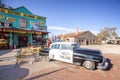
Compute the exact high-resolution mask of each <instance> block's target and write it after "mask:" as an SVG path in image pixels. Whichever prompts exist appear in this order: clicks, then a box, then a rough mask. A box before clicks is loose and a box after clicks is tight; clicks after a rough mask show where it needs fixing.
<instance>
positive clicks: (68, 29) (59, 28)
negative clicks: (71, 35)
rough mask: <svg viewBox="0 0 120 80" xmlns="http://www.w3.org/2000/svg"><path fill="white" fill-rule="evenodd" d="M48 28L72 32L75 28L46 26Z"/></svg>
mask: <svg viewBox="0 0 120 80" xmlns="http://www.w3.org/2000/svg"><path fill="white" fill-rule="evenodd" d="M48 29H52V30H59V31H71V32H74V31H75V30H76V29H70V28H64V27H56V26H48Z"/></svg>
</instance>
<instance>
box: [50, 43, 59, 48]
mask: <svg viewBox="0 0 120 80" xmlns="http://www.w3.org/2000/svg"><path fill="white" fill-rule="evenodd" d="M59 48H60V44H53V45H51V49H59Z"/></svg>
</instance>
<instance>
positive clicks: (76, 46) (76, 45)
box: [71, 44, 80, 49]
mask: <svg viewBox="0 0 120 80" xmlns="http://www.w3.org/2000/svg"><path fill="white" fill-rule="evenodd" d="M71 48H72V49H79V48H80V47H79V45H78V44H72V45H71Z"/></svg>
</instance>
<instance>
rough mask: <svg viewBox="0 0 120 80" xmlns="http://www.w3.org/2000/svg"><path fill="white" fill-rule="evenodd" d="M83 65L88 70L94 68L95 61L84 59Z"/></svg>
mask: <svg viewBox="0 0 120 80" xmlns="http://www.w3.org/2000/svg"><path fill="white" fill-rule="evenodd" d="M83 67H84V68H86V69H88V70H94V69H95V62H94V61H90V60H86V61H84V62H83Z"/></svg>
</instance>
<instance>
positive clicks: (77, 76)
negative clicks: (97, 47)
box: [24, 54, 120, 80]
mask: <svg viewBox="0 0 120 80" xmlns="http://www.w3.org/2000/svg"><path fill="white" fill-rule="evenodd" d="M103 55H104V56H105V57H106V58H108V59H109V60H110V63H111V66H110V68H109V70H107V71H102V70H100V69H97V70H94V71H91V70H86V69H85V68H83V67H78V66H75V65H72V64H67V63H63V62H57V61H52V62H49V63H51V64H53V63H54V64H56V65H57V67H56V66H49V67H46V68H44V69H42V70H39V71H37V72H35V73H32V74H30V75H28V76H27V77H25V78H24V80H120V69H119V68H120V54H103ZM48 65H49V64H48ZM36 67H37V66H36ZM37 68H38V67H37Z"/></svg>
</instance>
